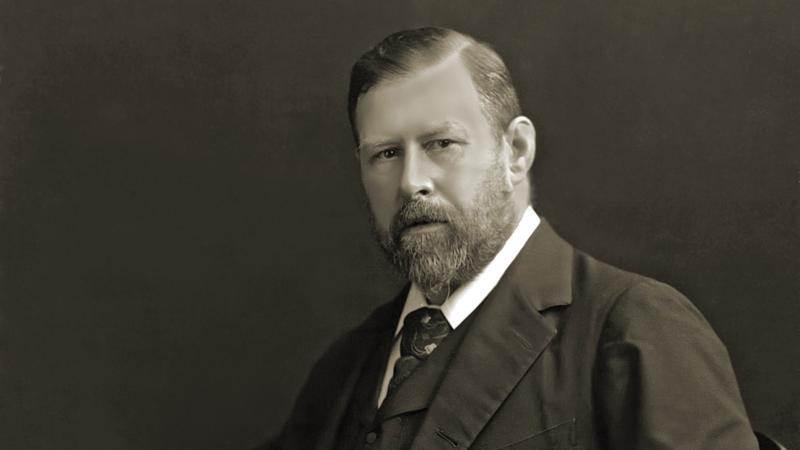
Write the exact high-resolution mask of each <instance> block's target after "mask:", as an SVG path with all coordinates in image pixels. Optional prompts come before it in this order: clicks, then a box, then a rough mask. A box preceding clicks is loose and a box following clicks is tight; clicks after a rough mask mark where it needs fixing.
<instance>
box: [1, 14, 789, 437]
mask: <svg viewBox="0 0 800 450" xmlns="http://www.w3.org/2000/svg"><path fill="white" fill-rule="evenodd" d="M67 3H74V4H73V5H68V4H67ZM788 5H789V2H788V1H787V2H786V3H785V4H779V3H777V2H764V1H759V0H741V1H715V2H712V1H696V0H678V1H669V2H662V1H655V0H645V1H632V0H612V1H596V0H583V1H566V2H565V1H560V0H539V1H518V2H514V1H476V2H471V3H462V2H457V1H452V0H447V1H430V0H426V1H419V0H418V1H410V2H402V3H397V4H394V5H393V4H390V3H387V2H375V1H368V0H364V1H356V2H344V1H324V2H323V1H319V2H310V1H300V0H297V1H291V2H266V1H265V2H213V3H212V2H208V1H204V2H178V1H163V2H149V1H146V2H143V1H130V2H125V1H105V2H99V1H98V2H90V1H80V2H61V1H51V2H34V1H29V0H25V1H2V3H0V7H2V9H1V10H0V30H2V40H0V52H1V53H0V56H1V59H0V64H2V66H3V69H2V72H0V75H2V82H1V83H0V105H2V106H1V108H2V110H1V111H2V122H0V126H1V128H0V133H2V135H0V137H1V139H2V140H0V145H1V147H0V149H1V150H2V152H1V153H0V158H1V159H0V177H1V178H0V180H1V181H2V184H1V185H0V189H2V190H1V191H0V193H1V194H2V196H1V197H0V199H2V205H1V206H2V209H1V210H0V214H2V215H1V216H0V218H1V220H0V227H1V228H0V232H1V234H0V250H1V251H2V279H0V282H2V291H0V296H1V297H0V298H1V301H2V303H0V358H1V359H0V447H2V448H4V449H6V448H8V449H23V448H31V449H54V448H59V449H88V448H98V449H99V448H103V449H168V448H170V449H173V448H199V449H223V448H225V449H228V448H230V449H235V448H246V447H248V446H250V445H253V444H255V443H256V442H258V441H260V440H262V439H263V438H265V437H266V436H267V435H269V434H270V433H272V432H274V431H275V430H276V429H277V427H279V426H280V424H281V423H282V421H283V420H284V419H285V417H286V415H287V413H288V411H287V409H288V408H289V407H290V405H291V403H292V401H293V399H294V397H295V395H296V393H297V390H298V389H299V386H300V383H301V382H302V381H303V379H304V377H305V376H306V373H307V371H308V369H309V367H310V365H311V364H312V362H313V361H314V360H315V359H316V358H317V356H318V355H319V354H320V353H321V352H322V350H323V349H324V347H325V346H326V345H327V343H329V342H330V341H331V339H332V338H333V337H334V336H336V335H338V334H339V333H340V332H342V331H343V330H344V329H346V328H349V327H351V326H353V325H354V324H356V323H357V322H358V321H359V320H361V319H362V318H363V317H364V316H365V315H366V314H367V313H368V311H370V310H371V309H372V308H373V307H374V306H376V305H378V304H380V303H382V302H384V301H386V300H388V299H389V298H390V296H391V295H392V294H393V292H394V290H395V289H396V288H397V286H398V281H397V280H396V279H393V278H392V277H391V276H390V275H389V274H388V272H387V270H386V266H385V265H384V263H383V262H382V259H381V257H380V255H379V253H378V252H377V250H376V249H375V247H374V246H373V244H372V240H371V237H370V235H369V230H368V227H367V220H366V216H365V214H364V212H365V210H364V207H363V206H362V197H361V193H360V186H359V182H358V174H357V166H356V163H355V160H354V159H353V158H352V156H351V155H352V150H353V146H352V143H351V141H350V134H349V130H348V127H347V121H346V114H345V89H346V82H347V76H348V71H349V68H350V65H351V64H352V62H353V61H354V60H355V58H356V57H357V56H358V55H359V54H360V53H361V52H363V51H365V50H366V49H367V48H368V47H369V46H370V45H371V44H373V43H374V42H376V41H377V40H378V39H380V38H381V37H383V36H384V35H385V34H387V33H388V32H391V31H395V30H397V29H400V28H406V27H409V26H418V25H425V24H438V25H445V26H451V27H455V28H457V29H460V30H463V31H466V32H469V33H474V34H475V35H477V36H478V37H480V38H482V39H485V40H487V41H489V42H491V43H493V44H495V46H496V47H497V48H498V49H499V51H500V53H501V54H503V55H504V56H505V57H506V59H507V60H508V62H509V65H510V67H511V71H512V74H513V76H514V78H515V80H516V83H517V85H518V89H519V92H520V94H521V97H522V103H523V106H524V109H525V111H526V112H527V113H528V114H529V115H530V116H531V117H532V118H533V120H534V122H535V123H536V125H537V127H538V131H539V146H540V152H539V158H538V160H537V163H536V167H535V169H534V170H535V178H536V183H537V186H538V196H539V205H540V206H539V208H538V209H539V212H540V213H542V214H543V215H544V216H546V217H547V218H548V219H549V220H550V221H551V222H552V223H553V224H554V225H555V227H556V228H557V229H558V230H559V231H560V232H561V233H562V234H563V235H564V236H565V237H566V238H568V239H569V240H570V241H572V242H573V243H574V244H575V245H576V246H578V247H580V248H583V249H585V250H587V251H589V252H590V253H593V254H595V255H596V256H598V257H600V258H601V259H605V260H607V261H609V262H611V263H614V264H617V265H619V266H622V267H624V268H627V269H631V270H635V271H638V272H642V273H644V274H647V275H651V276H654V277H656V278H658V279H661V280H664V281H667V282H669V283H671V284H673V285H675V286H676V287H678V288H679V289H680V290H682V291H683V292H685V293H686V294H687V295H688V296H689V297H690V298H692V299H693V300H694V302H695V303H696V304H697V305H698V307H699V308H700V309H701V310H702V311H703V312H704V313H705V314H706V316H707V317H708V319H709V321H710V322H711V323H712V325H713V326H714V327H715V329H716V330H717V332H718V333H719V335H720V336H721V337H722V339H723V340H724V341H725V343H726V344H727V345H728V348H729V350H730V354H731V358H732V361H733V364H734V367H735V369H736V372H737V374H738V378H739V381H740V384H741V389H742V394H743V396H744V400H745V403H746V405H747V407H748V411H749V413H750V416H751V418H752V421H753V424H754V426H755V427H757V428H759V429H761V430H764V431H767V432H769V433H771V434H773V435H774V436H776V437H778V438H779V439H781V440H783V441H784V443H785V444H787V445H788V446H789V447H790V448H800V425H798V424H800V412H799V410H800V382H798V380H800V345H799V343H800V307H798V300H799V299H800V295H798V294H800V291H799V289H798V281H797V280H798V275H799V274H800V272H799V271H798V259H800V256H799V255H800V252H798V223H797V222H798V221H797V213H798V171H797V170H798V166H797V164H796V163H797V150H798V147H797V145H796V143H797V141H796V138H797V134H796V133H797V128H798V127H797V123H796V121H797V117H798V116H797V115H796V114H795V115H793V114H791V113H796V110H797V106H798V102H797V96H796V94H797V92H798V91H797V89H796V87H797V86H796V84H797V80H798V78H800V71H798V60H799V58H797V57H798V40H799V39H798V27H797V22H796V20H797V17H798V15H799V14H798V8H797V7H793V8H788V7H787V6H788ZM791 117H793V119H790V118H791Z"/></svg>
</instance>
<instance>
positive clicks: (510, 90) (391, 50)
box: [347, 27, 521, 144]
mask: <svg viewBox="0 0 800 450" xmlns="http://www.w3.org/2000/svg"><path fill="white" fill-rule="evenodd" d="M453 54H458V55H459V56H460V57H461V61H462V62H463V64H464V66H465V67H466V69H467V71H468V72H469V75H470V78H471V79H472V83H473V84H474V85H475V90H476V91H477V93H478V98H479V100H480V105H481V111H482V112H483V114H484V116H485V117H486V120H487V121H488V122H489V124H490V125H491V126H492V127H493V128H494V130H495V135H496V136H497V137H498V138H499V136H501V135H502V133H503V131H504V130H505V128H506V127H507V126H508V124H509V123H510V122H511V120H512V119H514V118H515V117H517V116H518V115H520V114H521V112H520V107H519V99H518V98H517V93H516V90H515V89H514V85H513V84H512V83H511V75H510V74H509V72H508V68H507V67H506V64H505V63H504V62H503V59H502V58H500V55H498V54H497V52H495V51H494V49H492V47H491V46H490V45H489V44H486V43H484V42H480V41H477V40H475V39H474V38H472V37H470V36H467V35H465V34H463V33H459V32H458V31H454V30H450V29H447V28H439V27H424V28H417V29H412V30H403V31H398V32H397V33H393V34H391V35H389V36H387V37H386V38H384V39H383V40H382V41H381V42H379V43H378V45H376V46H375V47H373V48H371V49H370V50H369V51H367V52H366V53H364V54H363V55H362V56H361V57H360V58H359V59H358V61H356V63H355V64H354V65H353V70H352V71H351V73H350V89H349V93H348V99H347V112H348V115H349V118H350V126H351V128H352V130H353V137H354V138H355V140H356V144H358V141H359V137H358V129H357V127H356V121H355V113H356V107H357V106H358V101H359V99H360V98H361V96H362V95H364V94H366V93H367V91H369V90H370V89H372V88H373V87H374V86H375V85H377V84H379V83H380V82H382V81H385V80H387V79H390V78H393V77H399V76H403V75H408V74H410V73H412V72H413V71H414V70H415V69H419V68H420V67H428V66H432V65H434V64H436V63H438V62H441V61H442V60H444V59H446V58H447V57H449V56H451V55H453Z"/></svg>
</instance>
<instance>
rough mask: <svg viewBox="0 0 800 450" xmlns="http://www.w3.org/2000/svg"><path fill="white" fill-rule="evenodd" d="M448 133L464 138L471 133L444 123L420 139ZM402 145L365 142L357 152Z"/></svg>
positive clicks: (454, 123)
mask: <svg viewBox="0 0 800 450" xmlns="http://www.w3.org/2000/svg"><path fill="white" fill-rule="evenodd" d="M447 133H457V134H459V135H461V136H463V137H468V136H469V133H468V132H467V130H466V128H464V127H462V126H461V125H460V124H458V123H456V122H449V121H448V122H443V123H442V124H440V125H437V126H435V127H433V128H432V129H431V130H429V131H426V132H425V133H423V134H422V135H420V136H419V138H420V139H422V140H426V139H430V138H432V137H435V136H440V135H442V134H447ZM400 144H401V142H400V141H398V140H396V139H387V140H375V141H370V140H365V141H363V142H361V143H360V144H359V145H358V147H357V149H356V150H357V151H358V152H362V151H364V150H368V149H372V148H377V147H385V146H396V145H400Z"/></svg>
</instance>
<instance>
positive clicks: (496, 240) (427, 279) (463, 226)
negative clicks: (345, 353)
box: [349, 28, 535, 298]
mask: <svg viewBox="0 0 800 450" xmlns="http://www.w3.org/2000/svg"><path fill="white" fill-rule="evenodd" d="M349 114H350V120H351V123H352V126H353V134H354V136H355V138H356V142H357V145H358V148H359V151H358V157H359V161H360V165H361V178H362V182H363V185H364V189H365V191H366V193H367V197H368V199H369V203H370V208H371V210H372V216H373V221H374V225H375V230H376V232H377V234H378V237H379V242H380V243H381V246H382V248H383V249H384V250H385V251H386V252H387V254H388V255H389V256H390V257H391V259H392V260H393V262H394V263H395V265H396V266H397V267H398V268H399V269H400V270H401V271H402V272H403V273H404V274H405V275H406V276H407V277H408V278H409V279H410V280H411V281H414V282H415V283H417V284H418V285H419V286H420V288H422V290H423V291H425V292H426V294H428V295H429V298H431V297H437V296H440V295H441V293H442V292H445V293H446V292H447V291H449V289H451V288H453V287H456V286H458V285H460V284H462V283H464V282H466V281H469V280H470V279H472V278H473V277H474V276H475V275H477V273H479V272H480V271H481V270H482V269H483V268H484V267H485V265H486V264H487V263H488V262H489V261H490V260H491V259H492V258H493V257H494V255H495V254H496V253H497V251H499V249H500V248H501V247H502V245H503V243H504V242H505V240H506V239H507V238H508V236H509V235H510V233H511V232H512V231H513V228H514V226H515V225H516V223H517V221H518V219H519V217H520V216H521V214H522V212H523V210H524V208H525V207H526V206H527V205H528V204H529V202H530V184H529V181H528V177H527V172H528V170H529V169H530V166H531V164H532V162H533V157H534V152H535V135H534V129H533V125H532V124H531V122H530V120H528V119H527V118H526V117H523V116H520V115H519V102H518V100H517V97H516V93H515V92H514V88H513V86H512V85H511V80H510V77H509V74H508V70H507V69H506V67H505V64H503V61H502V60H501V59H500V57H499V56H498V55H497V54H496V53H495V52H494V51H493V50H491V48H489V47H488V46H487V45H485V44H482V43H479V42H476V41H475V40H474V39H472V38H470V37H468V36H465V35H463V34H461V33H458V32H455V31H451V30H444V29H439V28H422V29H418V30H410V31H402V32H399V33H395V34H393V35H391V36H389V37H387V38H386V39H384V40H383V41H382V42H381V43H379V44H378V45H377V46H376V47H375V48H373V49H372V50H370V51H369V52H367V53H366V54H365V55H364V56H362V57H361V58H360V59H359V60H358V62H356V64H355V66H354V67H353V72H352V76H351V81H350V95H349Z"/></svg>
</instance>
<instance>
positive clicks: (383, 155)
mask: <svg viewBox="0 0 800 450" xmlns="http://www.w3.org/2000/svg"><path fill="white" fill-rule="evenodd" d="M398 153H400V152H399V151H398V150H397V149H396V148H387V149H386V150H381V151H379V152H378V153H376V154H375V156H373V158H375V159H392V158H396V157H397V155H398Z"/></svg>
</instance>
